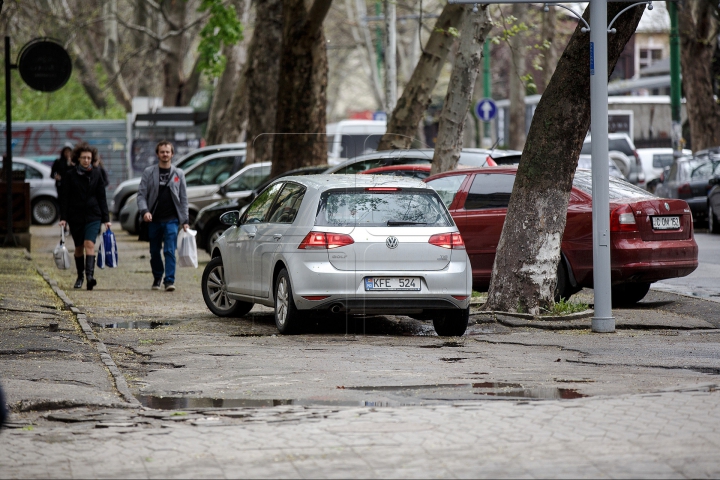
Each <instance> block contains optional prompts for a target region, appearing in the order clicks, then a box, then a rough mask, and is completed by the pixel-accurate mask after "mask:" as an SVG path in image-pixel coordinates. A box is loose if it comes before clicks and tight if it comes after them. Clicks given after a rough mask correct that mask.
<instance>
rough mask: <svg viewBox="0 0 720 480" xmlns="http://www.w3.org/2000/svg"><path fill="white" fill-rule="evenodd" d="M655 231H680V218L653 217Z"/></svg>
mask: <svg viewBox="0 0 720 480" xmlns="http://www.w3.org/2000/svg"><path fill="white" fill-rule="evenodd" d="M652 226H653V230H678V229H679V228H680V217H652Z"/></svg>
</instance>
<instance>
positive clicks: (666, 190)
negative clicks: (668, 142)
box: [655, 157, 720, 224]
mask: <svg viewBox="0 0 720 480" xmlns="http://www.w3.org/2000/svg"><path fill="white" fill-rule="evenodd" d="M718 164H720V161H711V160H710V159H708V158H707V157H681V158H678V159H676V160H675V161H674V162H673V164H672V165H671V166H670V168H669V169H667V170H666V172H663V176H662V177H661V179H662V182H661V183H659V184H658V186H657V188H656V189H655V194H656V195H657V196H658V197H663V198H680V199H683V200H685V201H686V202H687V203H688V205H690V209H691V210H692V216H693V221H694V222H695V223H698V224H703V223H704V222H705V221H707V217H708V200H707V196H708V191H709V190H710V187H711V185H710V179H711V178H712V177H713V173H714V172H716V171H718Z"/></svg>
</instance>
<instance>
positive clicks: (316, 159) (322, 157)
mask: <svg viewBox="0 0 720 480" xmlns="http://www.w3.org/2000/svg"><path fill="white" fill-rule="evenodd" d="M331 3H332V0H314V2H312V6H311V7H310V9H308V8H306V7H305V1H304V0H284V1H283V12H282V13H283V41H282V54H281V57H280V75H279V82H278V95H277V120H276V127H275V130H276V131H277V133H278V135H277V136H276V137H275V139H274V142H273V143H274V145H273V165H272V171H271V175H272V176H277V175H279V174H281V173H283V172H286V171H288V170H292V169H293V168H299V167H304V166H309V165H320V164H323V163H326V162H327V145H326V140H325V137H326V134H325V122H326V112H325V107H326V104H327V98H326V90H327V74H328V63H327V51H326V45H325V35H324V34H323V29H322V23H323V20H325V17H326V15H327V12H328V10H329V9H330V4H331Z"/></svg>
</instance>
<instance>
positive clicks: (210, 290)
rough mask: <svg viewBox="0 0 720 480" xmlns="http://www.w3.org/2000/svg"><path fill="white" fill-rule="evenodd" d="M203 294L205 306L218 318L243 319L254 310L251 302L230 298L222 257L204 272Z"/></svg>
mask: <svg viewBox="0 0 720 480" xmlns="http://www.w3.org/2000/svg"><path fill="white" fill-rule="evenodd" d="M202 294H203V300H205V305H207V307H208V308H209V309H210V311H211V312H212V313H214V314H215V315H217V316H218V317H242V316H243V315H245V314H246V313H248V312H249V311H250V310H252V308H253V304H252V303H250V302H240V301H238V300H233V299H232V298H230V297H229V296H228V292H227V281H226V279H225V268H224V267H223V261H222V257H215V258H213V259H212V260H210V262H208V264H207V266H205V271H203V276H202Z"/></svg>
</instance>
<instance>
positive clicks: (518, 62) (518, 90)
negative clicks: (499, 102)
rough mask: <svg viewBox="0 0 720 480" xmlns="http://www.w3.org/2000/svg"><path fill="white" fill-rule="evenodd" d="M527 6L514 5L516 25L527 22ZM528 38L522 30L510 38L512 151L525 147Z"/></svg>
mask: <svg viewBox="0 0 720 480" xmlns="http://www.w3.org/2000/svg"><path fill="white" fill-rule="evenodd" d="M527 8H528V7H527V5H525V4H523V3H514V4H513V5H512V15H513V17H515V25H519V24H521V23H524V22H525V17H526V16H527V13H526V12H527ZM526 41H527V37H526V35H525V34H524V32H523V31H522V30H520V31H518V32H516V33H515V35H513V36H512V37H510V40H509V43H510V53H511V55H512V64H511V65H510V82H509V87H510V129H509V132H508V133H509V134H510V135H509V136H510V138H509V141H508V147H509V148H510V149H511V150H520V151H522V149H523V148H524V147H525V132H526V130H525V129H526V125H525V112H526V108H525V80H524V79H523V77H524V75H525V70H526V69H525V62H526V58H525V55H526V51H527V48H526V46H525V43H526Z"/></svg>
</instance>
